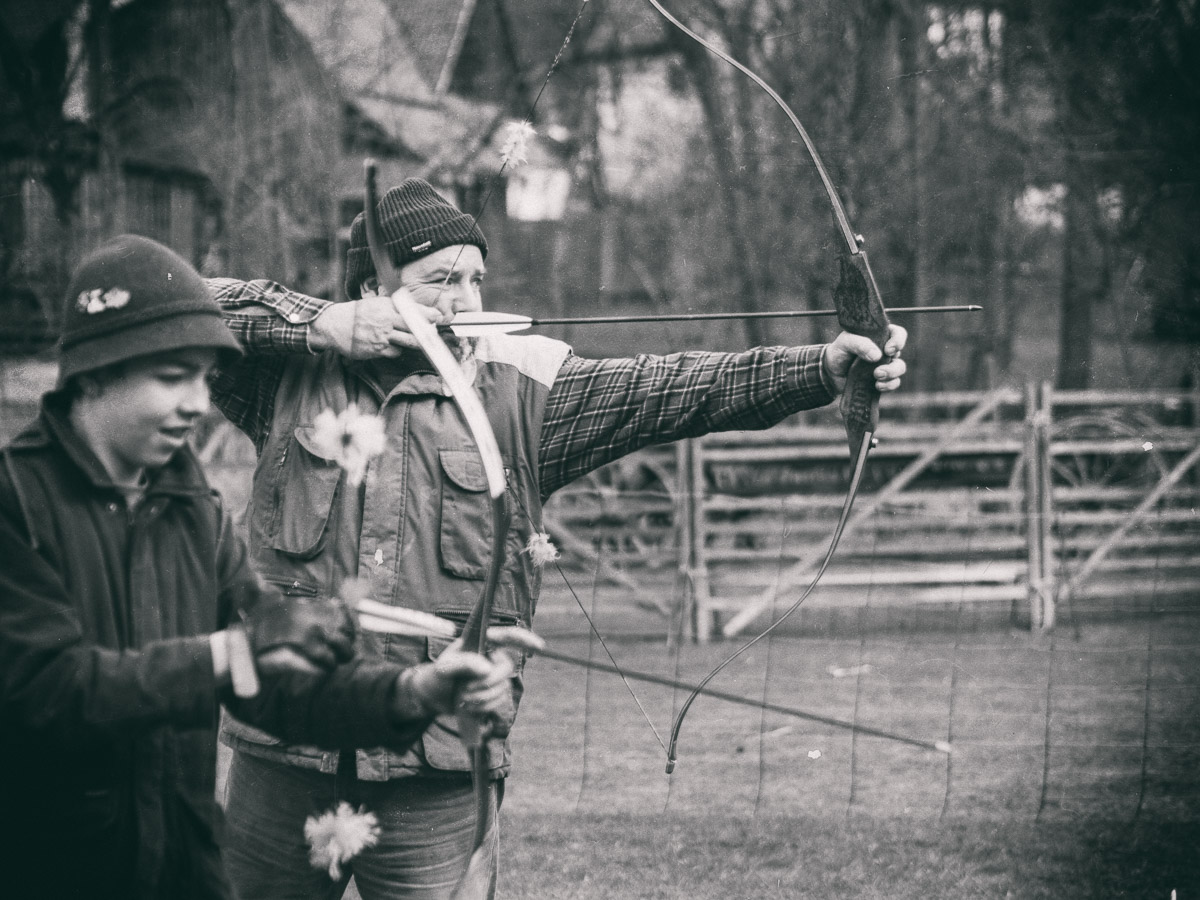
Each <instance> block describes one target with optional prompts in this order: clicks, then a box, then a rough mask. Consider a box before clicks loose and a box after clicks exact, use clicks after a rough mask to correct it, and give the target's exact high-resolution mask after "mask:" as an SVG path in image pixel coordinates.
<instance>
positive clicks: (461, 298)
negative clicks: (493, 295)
mask: <svg viewBox="0 0 1200 900" xmlns="http://www.w3.org/2000/svg"><path fill="white" fill-rule="evenodd" d="M452 302H453V305H454V310H453V311H454V312H456V313H460V312H479V310H481V309H482V308H483V303H482V302H481V301H480V298H479V289H478V288H477V287H476V286H475V285H474V284H472V283H471V282H469V281H463V282H459V283H458V284H456V285H455V286H454V291H453V298H452Z"/></svg>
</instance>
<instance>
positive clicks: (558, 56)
mask: <svg viewBox="0 0 1200 900" xmlns="http://www.w3.org/2000/svg"><path fill="white" fill-rule="evenodd" d="M588 2H589V0H582V2H581V3H580V4H579V9H578V10H577V11H576V12H575V18H574V19H572V20H571V27H570V28H568V29H567V34H566V37H564V38H563V41H562V44H560V45H559V48H558V52H557V53H555V54H554V59H553V60H552V61H551V62H550V68H549V69H547V70H546V77H545V78H543V79H542V84H541V86H540V87H539V88H538V92H537V94H535V95H534V98H533V102H532V103H530V104H529V112H528V114H527V115H526V116H525V119H524V124H526V125H529V124H532V123H533V114H534V113H535V112H536V111H537V106H538V103H539V102H540V101H541V99H542V94H544V93H545V92H546V86H547V85H548V84H550V79H551V78H553V77H554V73H555V72H556V71H558V64H559V63H560V62H562V58H563V54H564V53H566V52H567V47H568V45H569V44H570V43H571V38H573V37H574V36H575V27H576V26H577V25H578V24H579V20H580V19H582V18H583V13H584V10H586V9H587V5H588ZM510 160H511V157H510V156H507V155H506V156H505V157H503V158H502V159H501V160H500V168H499V169H497V170H496V174H495V175H493V176H492V177H491V178H490V179H488V187H487V191H485V192H484V195H483V200H481V201H480V203H479V212H477V213H474V214H472V215H471V227H470V228H468V229H467V230H468V231H471V230H472V229H474V228H475V226H476V225H478V224H479V220H480V219H481V218H483V213H484V211H485V210H486V209H487V205H488V201H489V200H491V199H492V194H494V193H495V192H496V185H497V184H499V183H500V178H501V176H502V175H503V174H504V172H505V170H506V169H507V168H508V164H509V162H510ZM465 249H466V245H465V244H464V245H462V246H460V247H459V249H458V254H457V255H456V256H455V257H454V262H453V263H452V264H451V265H450V268H449V270H447V272H446V279H445V281H443V282H442V286H441V289H440V290H439V291H438V296H439V297H440V296H441V295H442V293H443V292H444V291H445V290H446V289H447V287H449V285H450V277H451V276H452V275H453V274H454V270H455V268H457V267H458V260H459V257H461V256H462V253H463V250H465Z"/></svg>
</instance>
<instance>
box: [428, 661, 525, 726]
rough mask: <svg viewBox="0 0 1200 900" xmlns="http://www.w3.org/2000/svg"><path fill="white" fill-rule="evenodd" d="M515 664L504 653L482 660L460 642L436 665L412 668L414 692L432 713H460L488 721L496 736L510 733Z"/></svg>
mask: <svg viewBox="0 0 1200 900" xmlns="http://www.w3.org/2000/svg"><path fill="white" fill-rule="evenodd" d="M512 677H513V664H512V660H511V659H509V658H508V656H507V655H506V654H504V653H497V654H496V655H495V656H492V657H487V656H481V655H479V654H478V653H469V652H467V651H465V650H463V649H462V640H461V638H460V639H459V640H456V641H455V642H454V643H453V644H451V645H450V646H449V647H447V648H446V649H445V650H443V651H442V653H441V655H440V656H438V658H437V659H436V660H435V661H434V662H430V663H421V664H420V665H417V666H414V667H413V668H412V681H411V685H412V689H413V691H414V692H415V693H416V695H417V697H418V698H420V700H421V702H422V703H423V704H424V705H425V707H426V708H428V709H429V710H430V711H431V712H435V713H451V712H453V713H458V714H460V715H469V716H473V717H475V718H477V719H481V720H485V721H487V722H489V723H490V724H491V726H492V733H493V734H495V735H496V736H497V737H499V736H501V735H500V733H499V731H498V730H497V729H503V730H504V731H507V726H508V723H509V722H511V720H512V718H513V717H514V714H515V704H514V702H513V684H512Z"/></svg>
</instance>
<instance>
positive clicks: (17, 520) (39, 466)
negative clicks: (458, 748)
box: [0, 394, 429, 897]
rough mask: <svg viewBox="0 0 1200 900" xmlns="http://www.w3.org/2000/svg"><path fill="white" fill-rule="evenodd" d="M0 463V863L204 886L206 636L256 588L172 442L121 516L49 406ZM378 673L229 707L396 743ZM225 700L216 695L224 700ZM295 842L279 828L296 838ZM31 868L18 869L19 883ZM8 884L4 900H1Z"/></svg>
mask: <svg viewBox="0 0 1200 900" xmlns="http://www.w3.org/2000/svg"><path fill="white" fill-rule="evenodd" d="M0 456H2V459H0V821H3V823H4V825H3V831H5V832H8V833H6V834H0V871H3V872H4V873H5V876H4V878H5V881H6V883H7V884H8V885H9V886H12V882H11V881H10V880H9V879H10V878H11V877H17V878H18V879H19V878H20V877H24V876H23V873H24V874H25V875H29V876H30V877H33V874H36V880H34V881H33V882H32V885H33V886H34V887H35V889H36V893H35V894H31V896H44V897H56V896H63V897H66V896H73V895H74V891H75V890H76V889H78V890H79V891H82V892H83V893H81V894H80V895H81V896H88V897H93V896H108V895H107V894H104V893H103V892H104V891H105V890H111V891H112V895H113V896H120V897H167V896H170V897H193V896H194V897H224V896H229V895H230V892H229V890H228V887H227V885H226V884H225V880H224V875H223V873H222V871H221V866H220V857H219V852H218V850H217V838H218V835H217V829H218V827H219V818H220V812H219V809H218V807H217V805H216V803H215V801H214V780H215V771H216V737H215V735H216V732H215V729H216V725H217V715H218V709H219V707H218V699H220V698H221V697H222V696H224V699H226V700H227V701H229V702H230V703H233V698H232V696H225V695H223V694H222V693H221V692H219V691H218V689H217V686H216V684H215V681H214V675H213V666H212V657H211V652H210V649H209V641H208V634H209V633H211V632H213V631H218V630H220V629H222V628H224V627H225V626H226V625H227V624H228V623H229V622H230V621H231V620H232V619H233V618H234V617H235V616H236V614H237V610H238V609H239V608H245V607H248V606H250V605H252V604H253V603H254V602H255V600H256V598H257V597H258V596H260V595H261V592H262V591H263V590H264V588H263V587H262V583H261V582H260V581H259V580H258V578H257V577H256V576H255V575H254V574H253V573H252V572H251V570H250V569H249V568H248V566H247V562H246V551H245V547H244V544H243V543H242V541H241V540H240V539H238V538H237V537H236V536H235V534H234V532H233V531H232V528H231V524H230V520H229V517H228V515H227V514H225V512H224V511H223V510H222V508H221V504H220V501H219V499H218V498H217V497H216V495H215V494H214V493H213V491H212V490H211V489H210V488H209V487H208V485H207V483H206V482H205V480H204V477H203V474H202V473H201V471H200V468H199V466H198V464H197V462H196V460H195V458H194V456H193V455H192V453H191V452H190V451H189V450H186V449H185V450H182V451H180V452H179V453H177V454H176V455H175V456H174V457H172V459H171V460H170V461H169V462H168V463H167V465H165V466H164V467H163V468H162V469H160V470H158V471H157V472H155V473H152V476H151V479H150V483H149V486H148V488H147V491H146V494H145V497H144V499H143V501H142V502H141V503H140V504H139V505H138V506H137V508H136V509H135V510H132V511H131V510H129V509H128V508H127V507H126V505H125V502H124V500H123V498H122V496H121V495H120V494H119V493H118V492H117V491H116V490H115V488H114V487H113V485H112V483H111V481H110V480H109V478H108V476H107V475H106V473H105V471H104V469H103V467H102V466H101V465H100V463H99V461H98V460H97V459H96V457H95V455H94V454H93V453H92V452H91V450H90V449H89V448H88V447H87V445H86V444H85V443H84V442H83V441H82V440H81V439H80V438H79V437H78V435H76V433H75V432H74V431H73V429H72V428H71V426H70V423H69V420H68V418H67V415H66V404H65V402H64V399H63V398H62V397H60V396H57V395H53V394H52V395H48V397H47V398H46V399H45V401H44V403H43V408H42V414H41V416H40V417H39V419H38V420H37V422H35V423H34V424H33V425H32V426H30V427H29V428H27V429H26V430H25V431H24V432H22V433H21V434H20V435H19V436H18V437H17V438H16V439H15V440H14V442H13V443H12V444H11V445H10V446H9V447H7V448H6V449H5V450H4V451H3V452H2V454H0ZM398 674H399V669H398V668H397V667H395V666H386V667H385V666H381V665H378V664H367V665H364V664H361V663H360V664H353V665H350V666H343V667H341V668H339V669H338V670H337V672H336V673H335V674H334V675H333V676H328V677H322V678H292V679H276V680H274V681H272V682H269V683H268V684H266V685H264V691H263V694H262V695H260V698H258V699H257V700H256V701H254V702H253V703H251V704H244V705H241V706H237V710H238V714H239V715H240V716H243V717H245V718H247V719H249V720H251V721H254V722H255V723H256V724H258V725H260V726H261V727H264V728H266V729H268V730H271V731H273V732H275V733H278V734H280V735H281V736H285V737H288V738H291V739H296V740H301V739H302V740H308V741H312V742H315V743H321V744H326V743H328V744H330V745H332V746H337V745H338V742H339V741H342V740H345V741H347V744H348V745H349V746H372V745H374V744H377V743H386V744H387V745H389V746H396V747H399V748H403V747H406V746H408V745H409V744H410V743H411V741H413V740H415V739H416V738H417V737H418V736H419V735H420V733H421V731H422V730H423V729H424V728H425V726H426V725H427V724H428V721H429V720H428V719H427V718H425V713H424V710H423V709H422V708H421V707H420V705H419V704H418V703H417V702H416V701H415V699H414V700H413V701H412V702H411V704H410V706H409V707H407V708H406V709H407V711H408V712H410V713H411V718H410V717H408V716H405V718H404V720H402V721H401V720H398V719H394V718H393V715H392V712H390V711H392V710H395V709H396V699H397V697H396V694H397V691H400V690H401V689H402V688H401V686H400V681H399V678H398ZM235 705H236V704H235ZM298 837H299V836H298ZM31 873H33V874H31ZM19 895H20V894H18V896H19Z"/></svg>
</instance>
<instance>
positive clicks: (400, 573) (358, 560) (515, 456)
mask: <svg viewBox="0 0 1200 900" xmlns="http://www.w3.org/2000/svg"><path fill="white" fill-rule="evenodd" d="M568 353H569V348H568V347H567V345H565V344H562V343H560V342H558V341H554V340H550V339H548V338H542V337H511V336H503V337H494V338H483V339H480V340H479V342H478V345H477V347H476V353H475V360H474V368H475V370H476V371H475V387H476V390H477V391H478V392H479V394H480V396H481V398H482V400H483V406H484V409H486V410H487V413H488V418H489V419H490V420H491V424H492V428H493V429H494V430H495V432H496V438H497V442H498V443H499V445H500V451H501V456H502V457H503V459H504V466H505V472H506V476H507V479H508V500H509V507H510V509H511V511H512V526H511V528H510V531H509V536H508V542H507V548H506V552H505V565H504V572H503V575H502V577H501V580H500V584H499V587H498V589H497V592H496V599H495V606H494V611H493V615H492V621H493V624H516V623H519V624H523V625H526V626H529V625H531V623H532V620H533V614H534V607H535V604H536V602H537V596H538V591H539V589H540V587H541V577H540V571H539V570H538V568H537V567H536V566H534V565H533V564H532V562H531V560H530V557H529V554H527V553H524V552H522V551H523V550H524V548H525V545H526V543H527V541H528V540H529V538H530V536H531V535H532V534H533V532H534V531H540V530H541V515H542V514H541V502H540V499H539V497H540V495H539V490H538V480H537V479H538V446H539V435H540V432H541V424H542V416H543V414H544V411H545V406H546V397H547V395H548V394H549V390H550V386H551V385H552V384H553V382H554V378H555V376H556V375H557V373H558V370H559V367H560V365H561V364H562V361H563V359H564V358H565V357H566V356H567V354H568ZM351 403H354V404H356V405H357V406H358V409H359V410H360V411H362V412H369V413H375V414H379V415H381V416H382V417H383V419H384V423H385V430H386V434H387V446H386V448H385V449H384V451H383V453H382V454H381V455H380V456H378V457H375V458H374V459H373V460H371V463H370V466H369V468H368V470H367V474H366V478H365V479H364V481H363V483H362V484H361V485H359V486H358V487H357V488H355V487H351V486H349V485H348V484H347V481H346V475H345V473H344V472H343V471H342V470H341V468H340V467H339V466H338V465H337V464H336V463H335V462H333V461H332V460H330V459H327V458H325V457H324V456H323V455H322V452H321V450H320V449H319V444H318V442H317V441H315V440H314V439H313V422H314V420H315V419H316V417H317V416H318V415H319V414H320V413H321V412H322V410H325V409H332V410H334V411H335V412H340V411H341V410H343V409H345V408H346V407H347V406H348V405H349V404H351ZM247 515H248V519H249V528H250V548H251V555H252V558H253V562H254V564H255V567H256V568H257V569H258V571H259V572H260V573H261V574H262V576H263V577H264V578H266V579H267V580H268V581H270V582H272V583H273V584H276V585H278V586H279V587H280V588H281V589H282V590H283V591H284V592H285V593H287V594H290V595H304V596H317V597H329V596H336V595H337V592H338V589H339V587H340V586H341V584H342V583H343V582H344V581H346V580H347V579H349V578H361V579H364V580H365V581H366V582H367V583H368V584H369V586H370V596H371V597H372V599H374V600H378V601H380V602H383V603H389V604H393V605H396V606H405V607H409V608H411V609H419V610H424V611H427V612H431V613H435V614H437V615H440V616H445V617H447V618H451V619H455V620H457V621H459V622H462V621H464V620H465V619H466V617H467V616H468V615H469V614H470V612H471V610H472V609H473V608H474V607H475V605H476V603H477V602H478V599H479V595H480V590H481V587H482V585H483V582H484V578H485V577H486V572H487V567H488V562H489V560H488V556H489V553H490V544H491V538H490V534H491V516H490V506H489V501H488V494H487V484H486V481H485V479H484V473H483V467H482V464H481V463H480V459H479V453H478V451H477V450H476V448H475V444H474V441H473V440H472V438H471V436H470V433H469V432H468V431H467V429H466V425H465V424H464V422H463V420H462V416H461V415H460V413H459V411H458V408H457V406H456V405H455V404H454V401H453V400H452V399H451V398H450V397H449V396H448V395H447V393H446V389H445V386H444V385H443V384H442V382H441V379H440V378H438V377H437V375H436V374H434V372H433V370H432V368H430V369H429V370H428V371H418V372H415V373H412V374H410V375H408V376H406V377H405V378H404V379H403V380H402V381H401V382H400V383H399V384H398V385H396V387H395V388H393V389H392V390H391V391H390V392H388V393H387V394H385V393H384V391H383V388H382V387H381V386H380V384H379V382H378V381H377V380H376V379H375V378H374V377H373V375H372V374H371V371H370V367H369V366H366V365H363V364H359V363H347V362H345V361H343V360H342V359H340V358H339V357H337V356H335V355H334V354H328V353H327V354H322V355H320V356H311V357H300V358H298V359H297V360H296V361H295V363H294V364H292V365H289V366H288V368H287V371H286V373H285V375H284V377H283V380H282V383H281V384H280V386H279V390H278V392H277V394H276V398H275V409H274V419H273V422H272V425H271V431H270V434H269V435H268V436H267V439H266V441H265V443H264V445H263V447H262V448H261V450H260V453H259V459H258V466H257V469H256V470H255V474H254V485H253V490H252V494H251V499H250V506H249V508H248V510H247ZM445 646H446V642H445V641H441V640H438V639H435V638H408V637H401V636H397V635H386V634H379V633H375V632H362V633H361V634H360V635H359V642H358V647H359V653H361V654H364V655H367V656H375V657H381V658H385V659H388V660H392V661H395V662H398V663H401V664H405V665H412V664H415V663H419V662H424V661H427V660H430V659H436V658H437V656H438V654H439V653H440V652H441V651H442V649H444V647H445ZM522 663H523V660H520V661H518V667H517V668H518V671H517V680H516V685H515V688H516V691H515V693H516V699H517V701H518V702H519V701H520V694H521V689H522V684H521V675H520V669H521V664H522ZM225 719H226V721H225V724H224V726H223V734H222V737H223V740H225V742H226V743H228V744H231V745H232V746H234V747H237V748H239V749H241V750H243V751H245V752H248V753H252V754H254V755H257V756H262V757H266V758H269V759H274V760H277V761H281V762H286V763H290V764H293V765H298V766H302V767H304V768H313V769H319V770H320V771H324V772H334V771H336V769H337V762H338V752H337V751H338V750H339V749H343V748H323V749H322V748H317V747H297V746H289V745H285V744H283V743H281V742H280V741H278V740H276V739H275V738H272V737H271V736H269V735H267V734H265V733H263V732H261V731H259V730H257V729H254V728H252V727H251V726H249V725H246V724H245V723H243V722H240V721H238V720H237V719H234V718H232V717H230V716H228V715H227V716H226V717H225ZM344 749H350V748H344ZM354 749H355V750H356V751H357V765H358V776H359V777H360V778H363V779H365V780H373V781H382V780H386V779H389V778H396V777H404V776H406V775H415V774H422V775H430V774H436V773H439V772H441V773H448V772H455V773H458V772H468V771H470V761H469V759H468V757H467V754H466V751H465V750H464V749H463V746H462V743H461V741H460V740H459V737H458V733H457V729H456V725H455V722H454V719H453V717H441V718H439V719H437V720H436V721H435V723H434V724H433V725H431V726H430V728H429V729H428V731H427V732H426V733H425V735H424V737H423V738H422V740H421V741H420V742H418V743H417V744H416V745H415V746H414V747H413V749H411V750H409V751H408V752H406V753H403V754H396V753H393V752H391V751H388V750H383V749H376V748H354ZM488 751H489V762H490V767H491V769H492V771H493V775H494V776H495V777H503V776H504V775H506V774H507V772H508V767H509V758H510V751H509V747H508V742H507V741H506V740H493V741H491V742H490V744H489V747H488Z"/></svg>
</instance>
